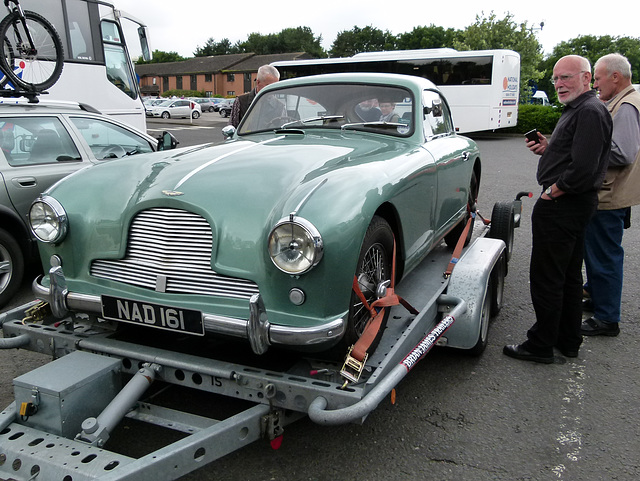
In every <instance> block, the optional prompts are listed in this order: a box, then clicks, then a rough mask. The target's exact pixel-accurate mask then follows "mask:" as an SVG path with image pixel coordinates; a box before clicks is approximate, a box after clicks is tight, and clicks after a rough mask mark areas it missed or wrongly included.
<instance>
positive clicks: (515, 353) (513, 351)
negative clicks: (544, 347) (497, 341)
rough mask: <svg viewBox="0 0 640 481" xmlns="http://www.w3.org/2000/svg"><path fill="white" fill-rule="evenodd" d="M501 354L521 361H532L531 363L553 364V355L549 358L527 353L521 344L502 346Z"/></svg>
mask: <svg viewBox="0 0 640 481" xmlns="http://www.w3.org/2000/svg"><path fill="white" fill-rule="evenodd" d="M502 352H503V353H504V354H505V355H507V356H509V357H513V358H514V359H520V360H522V361H532V362H540V363H543V364H552V363H553V354H552V355H550V356H542V355H540V354H534V353H532V352H529V351H527V350H526V349H525V348H524V347H522V344H512V345H510V346H504V348H503V349H502Z"/></svg>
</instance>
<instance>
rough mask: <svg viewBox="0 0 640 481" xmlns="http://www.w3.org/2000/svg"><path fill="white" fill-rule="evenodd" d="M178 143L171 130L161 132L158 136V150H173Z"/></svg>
mask: <svg viewBox="0 0 640 481" xmlns="http://www.w3.org/2000/svg"><path fill="white" fill-rule="evenodd" d="M179 143H180V142H178V141H177V140H176V138H175V137H174V136H173V134H172V133H171V132H162V136H161V137H159V138H158V150H173V149H175V148H176V147H177V146H178V144H179Z"/></svg>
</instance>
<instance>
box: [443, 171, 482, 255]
mask: <svg viewBox="0 0 640 481" xmlns="http://www.w3.org/2000/svg"><path fill="white" fill-rule="evenodd" d="M477 200H478V179H477V177H476V173H475V172H472V173H471V182H470V183H469V195H468V198H467V213H466V215H465V216H464V221H462V222H460V223H459V224H458V225H457V226H455V227H454V228H453V230H452V231H451V232H449V233H448V234H447V235H446V236H444V242H445V243H446V244H447V245H448V246H449V247H454V248H455V246H456V244H457V243H458V239H460V236H461V235H462V233H463V232H464V228H465V226H466V225H467V222H468V221H469V217H471V212H475V211H476V202H477ZM472 235H473V222H472V223H471V226H470V227H469V232H468V233H467V238H466V239H465V241H464V245H465V246H467V245H469V242H470V241H471V236H472Z"/></svg>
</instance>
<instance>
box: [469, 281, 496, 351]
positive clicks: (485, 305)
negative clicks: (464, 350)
mask: <svg viewBox="0 0 640 481" xmlns="http://www.w3.org/2000/svg"><path fill="white" fill-rule="evenodd" d="M492 292H493V286H492V283H491V282H489V285H488V286H487V291H486V292H485V293H484V299H483V300H482V312H481V314H480V332H479V333H478V341H477V342H476V345H475V346H473V347H472V348H471V349H469V351H468V352H469V354H470V355H472V356H479V355H481V354H482V353H483V352H484V350H485V349H486V348H487V344H488V343H489V321H490V319H491V304H492V299H493V294H492Z"/></svg>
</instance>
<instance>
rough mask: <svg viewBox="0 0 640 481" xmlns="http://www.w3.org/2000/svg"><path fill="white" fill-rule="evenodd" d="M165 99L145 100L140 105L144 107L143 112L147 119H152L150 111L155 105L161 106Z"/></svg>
mask: <svg viewBox="0 0 640 481" xmlns="http://www.w3.org/2000/svg"><path fill="white" fill-rule="evenodd" d="M165 100H167V99H162V98H160V99H145V100H144V101H143V102H142V103H143V105H144V112H145V114H146V115H147V117H152V116H153V112H152V111H151V109H152V108H153V107H155V106H156V105H159V104H161V103H162V102H164V101H165Z"/></svg>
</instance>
